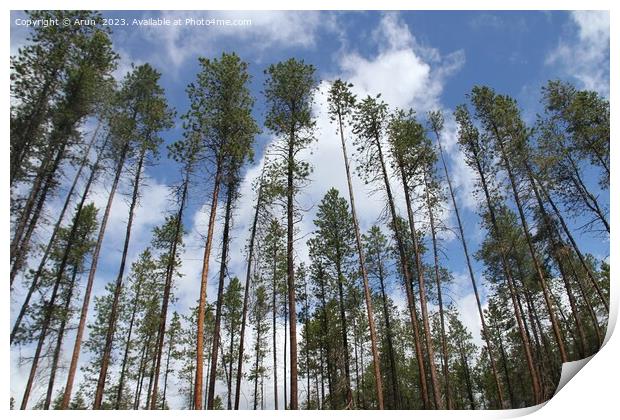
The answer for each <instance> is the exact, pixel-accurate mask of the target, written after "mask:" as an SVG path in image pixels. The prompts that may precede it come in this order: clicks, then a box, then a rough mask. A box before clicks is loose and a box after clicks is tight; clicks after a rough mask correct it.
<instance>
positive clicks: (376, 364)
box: [338, 110, 383, 410]
mask: <svg viewBox="0 0 620 420" xmlns="http://www.w3.org/2000/svg"><path fill="white" fill-rule="evenodd" d="M338 111H339V112H338V124H339V127H340V141H341V143H342V155H343V159H344V167H345V171H346V174H347V185H348V188H349V201H350V204H351V218H352V219H353V228H354V229H355V244H356V246H357V255H358V257H359V264H360V271H361V273H362V281H363V284H364V299H365V301H366V313H367V315H368V327H369V329H370V346H371V350H372V361H373V372H374V375H375V386H376V392H377V405H378V408H379V410H383V383H382V379H381V367H380V361H379V352H378V350H377V332H376V326H375V318H374V313H373V309H372V298H371V295H370V287H369V285H368V272H367V270H366V261H365V256H364V247H363V246H362V238H361V234H360V227H359V222H358V219H357V212H356V209H355V194H354V193H353V184H352V182H351V171H350V168H349V156H348V154H347V145H346V142H345V140H344V131H343V123H342V115H341V112H340V110H338Z"/></svg>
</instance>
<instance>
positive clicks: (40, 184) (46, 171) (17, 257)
mask: <svg viewBox="0 0 620 420" xmlns="http://www.w3.org/2000/svg"><path fill="white" fill-rule="evenodd" d="M66 146H67V145H66V143H63V144H61V145H60V146H59V147H58V149H57V150H56V153H55V154H54V155H53V158H52V156H50V157H49V160H44V163H43V164H42V165H41V169H40V170H39V173H38V174H37V176H36V177H35V179H34V182H33V185H32V189H31V191H30V194H29V195H28V198H27V199H26V203H25V204H24V208H23V210H22V214H21V217H19V218H18V220H17V224H16V227H15V232H14V235H13V239H12V240H11V245H10V257H11V263H13V265H15V263H16V262H18V261H23V260H24V259H25V255H26V253H27V252H28V246H29V243H30V238H31V236H32V232H33V231H34V229H35V228H36V226H37V222H38V220H39V217H40V215H41V211H42V210H43V206H44V204H45V200H46V199H47V194H48V193H49V192H50V189H52V188H53V186H52V184H53V183H54V178H55V175H56V173H57V171H58V168H59V166H60V163H61V162H62V160H63V159H64V157H65V150H66ZM11 284H12V283H11Z"/></svg>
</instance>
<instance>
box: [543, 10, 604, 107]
mask: <svg viewBox="0 0 620 420" xmlns="http://www.w3.org/2000/svg"><path fill="white" fill-rule="evenodd" d="M570 18H571V23H570V25H571V28H572V29H573V34H571V36H569V37H564V38H562V39H560V41H559V43H558V46H557V47H556V48H555V49H554V50H553V51H551V53H550V54H549V55H548V56H547V60H546V62H547V64H549V65H557V66H559V67H560V69H561V71H562V72H563V73H564V74H566V75H568V76H571V77H573V78H575V79H576V80H577V81H578V82H579V83H580V84H581V87H582V88H585V89H589V90H595V91H597V92H599V93H600V94H602V95H605V96H609V12H608V11H574V12H571V15H570Z"/></svg>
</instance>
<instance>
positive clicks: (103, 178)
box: [7, 11, 610, 410]
mask: <svg viewBox="0 0 620 420" xmlns="http://www.w3.org/2000/svg"><path fill="white" fill-rule="evenodd" d="M28 15H29V17H31V18H33V19H38V18H48V17H58V18H59V19H63V18H65V17H68V18H70V19H72V20H73V19H95V20H100V19H101V18H102V17H101V15H100V14H99V13H96V12H86V11H84V12H28ZM105 28H106V27H104V26H99V25H95V26H92V25H86V26H80V25H71V26H49V27H43V26H38V27H34V28H31V32H30V36H29V38H28V40H27V43H26V45H25V46H23V47H22V48H20V49H19V51H18V52H17V54H16V55H14V56H12V57H11V64H10V65H11V81H10V89H11V114H10V194H11V200H10V206H11V208H10V211H11V220H10V223H11V229H10V233H11V238H10V285H11V286H10V287H11V307H12V308H13V311H12V325H11V327H10V328H11V332H10V345H11V353H12V355H13V356H14V357H16V358H19V363H20V364H22V365H24V366H27V367H28V369H29V376H28V377H27V378H25V379H24V384H25V387H24V388H23V390H22V391H21V392H22V393H21V394H15V395H10V398H11V405H12V406H14V408H16V409H17V408H21V409H123V410H139V409H151V410H164V409H196V410H199V409H209V410H211V409H229V410H231V409H240V408H241V409H255V410H256V409H265V408H275V409H278V408H280V409H283V408H284V409H320V410H322V409H501V408H519V407H526V406H531V405H535V404H539V403H542V402H544V401H546V400H548V399H549V398H551V397H552V396H553V394H554V392H555V389H556V386H557V383H558V381H559V377H560V372H561V366H562V363H563V362H568V361H574V360H578V359H582V358H584V357H588V356H590V355H593V354H594V353H596V352H597V351H598V349H599V348H600V346H601V344H602V342H603V339H604V337H605V334H606V326H607V319H608V313H609V264H608V262H607V261H606V260H605V259H604V258H601V257H598V258H597V257H595V256H594V255H592V254H591V253H589V252H588V249H587V247H585V246H584V244H583V243H582V238H584V237H591V238H599V239H600V240H608V238H609V232H610V226H609V214H608V210H607V204H606V203H607V202H608V198H607V199H604V197H601V196H600V194H599V192H600V191H602V192H603V194H606V195H607V196H608V194H609V181H610V155H609V150H610V120H609V118H610V111H609V101H608V99H607V98H605V97H603V96H601V95H600V94H598V93H596V92H594V91H589V90H579V89H577V88H576V87H574V86H573V85H571V84H570V83H568V82H565V81H563V80H551V81H549V82H548V83H547V84H546V85H544V86H542V87H540V91H539V92H540V95H539V97H538V98H537V100H538V101H539V103H540V109H541V110H542V111H541V112H540V113H539V114H538V115H537V117H536V119H535V123H529V124H528V123H526V120H525V118H524V117H523V116H522V108H521V107H520V104H518V103H517V102H516V100H515V99H513V98H512V97H510V96H506V95H503V94H502V93H501V92H496V91H495V90H494V89H493V87H490V86H473V87H472V88H471V90H470V91H469V92H463V96H462V104H461V105H459V106H457V107H456V108H455V109H454V110H450V111H447V110H440V109H437V110H436V111H431V112H428V113H426V112H424V113H419V112H416V110H415V109H396V108H395V107H393V106H391V105H390V104H389V103H386V102H384V98H383V97H382V96H381V92H374V94H373V95H372V96H367V97H358V96H356V94H354V92H355V86H353V85H352V84H351V83H350V82H349V81H347V80H340V79H338V80H327V81H323V82H321V81H320V80H319V77H318V69H317V68H315V66H313V65H312V64H310V63H308V62H306V61H304V60H301V59H297V58H295V57H292V58H290V59H288V60H285V61H281V62H277V63H273V64H268V63H267V64H266V65H265V66H264V68H263V69H261V70H264V76H265V81H264V85H263V86H262V91H261V95H260V96H258V95H253V94H252V92H251V90H250V88H249V84H250V82H251V75H250V72H249V70H248V68H249V63H248V62H246V61H244V59H243V57H240V56H239V55H237V54H236V53H235V52H224V53H221V54H219V55H213V56H209V57H202V58H200V59H199V72H198V74H196V75H195V78H194V80H193V81H191V83H189V85H187V88H186V91H185V92H186V96H187V100H188V103H189V106H188V107H187V108H186V109H173V107H172V106H171V105H170V104H169V103H168V99H167V97H166V92H165V91H164V89H163V88H162V86H161V84H160V78H161V73H160V72H159V71H158V70H156V69H155V68H154V67H153V66H152V65H150V64H148V63H143V64H139V65H135V66H132V68H131V69H130V71H129V72H128V73H126V74H125V75H123V77H122V79H118V80H117V78H115V77H114V76H113V72H114V71H115V70H116V67H117V63H118V60H119V53H118V52H116V51H115V50H114V48H113V43H112V40H111V32H110V31H109V30H106V29H105ZM163 70H164V71H165V69H163ZM396 82H397V81H395V83H396ZM321 83H322V85H323V86H328V92H327V98H328V100H327V107H326V109H323V110H322V112H324V113H326V114H327V115H329V118H330V121H331V124H332V127H331V128H332V130H333V131H334V132H336V133H337V134H338V138H339V140H340V142H339V144H338V148H339V150H340V153H341V158H342V159H341V162H342V166H341V167H339V168H330V169H331V170H333V171H337V173H338V175H337V176H338V177H341V178H342V179H346V180H347V181H348V182H347V185H348V188H347V189H344V190H338V189H336V188H332V189H329V190H326V191H324V192H323V194H324V196H323V198H322V200H320V202H317V203H316V205H315V207H316V212H315V213H314V219H313V220H312V223H313V225H314V230H313V232H312V233H311V234H309V235H301V234H300V231H299V228H298V226H299V222H300V220H302V219H303V218H304V216H305V214H306V213H307V212H308V209H307V208H305V206H303V205H301V204H300V200H299V197H300V196H301V195H303V194H304V191H305V190H306V189H307V188H309V186H310V185H311V183H312V179H313V178H312V174H313V173H315V172H318V171H321V170H324V169H322V168H321V167H318V166H317V165H311V164H310V163H309V162H308V161H307V160H306V159H305V158H304V156H306V154H305V153H306V152H307V151H308V150H309V149H311V148H312V147H313V144H314V143H315V142H316V140H317V136H319V135H320V133H319V132H318V131H317V128H316V107H315V96H316V95H317V92H318V90H319V86H320V84H321ZM255 96H256V97H255ZM258 104H260V107H261V109H262V110H263V115H262V116H263V119H262V120H258V119H257V117H256V115H257V114H256V112H255V109H256V107H257V106H258ZM448 119H450V120H453V121H455V122H456V125H457V128H458V136H457V140H458V142H457V144H456V145H447V144H445V143H444V139H445V136H444V131H445V130H446V128H445V125H446V124H445V122H446V121H447V120H448ZM172 127H182V133H183V135H182V137H180V138H178V139H176V140H175V141H173V142H169V141H165V140H164V138H163V137H162V135H163V133H165V132H166V131H168V130H170V129H171V128H172ZM260 133H266V134H269V135H270V136H272V137H273V139H274V141H273V142H271V143H270V144H268V145H267V146H265V147H260V148H258V147H257V144H256V139H257V136H258V135H259V134H260ZM449 146H450V147H456V148H458V149H460V152H461V153H462V155H463V156H464V158H465V162H464V164H465V165H467V166H468V167H469V168H470V170H471V171H472V173H473V174H474V176H473V178H472V181H471V182H473V183H474V184H475V185H474V186H473V187H472V190H473V194H474V196H473V197H472V199H474V200H475V202H476V203H477V208H476V211H477V214H478V218H477V220H476V223H477V224H478V226H477V228H478V230H479V234H480V235H481V238H482V239H481V240H474V239H473V238H471V237H468V236H467V235H466V234H465V232H466V231H467V229H465V227H466V226H464V225H465V223H471V220H470V219H468V221H466V220H464V219H463V217H462V207H463V203H462V196H461V195H459V194H457V192H456V184H457V180H456V179H455V176H454V171H453V167H452V165H450V162H449V160H448V158H447V156H446V148H447V147H449ZM162 157H167V158H168V159H170V160H171V162H173V163H174V165H175V166H174V167H175V168H176V169H174V171H173V172H174V174H173V175H172V176H171V177H172V179H176V181H175V182H174V183H171V184H170V185H169V200H170V206H169V212H168V213H167V214H166V215H165V221H164V223H163V224H161V225H160V226H157V227H156V228H154V229H153V230H152V236H151V240H150V245H149V246H148V247H146V248H144V249H141V250H140V252H139V256H138V258H136V259H132V258H130V257H129V255H130V253H129V250H130V247H131V244H132V233H133V232H132V225H133V224H134V223H135V221H136V218H137V217H139V214H138V208H139V207H140V206H149V197H148V196H145V195H144V193H143V190H144V184H145V173H146V172H147V171H149V170H151V169H152V168H153V167H156V165H158V164H159V162H160V160H161V159H162ZM256 162H262V166H261V170H260V175H259V176H258V177H256V179H255V180H254V188H253V195H251V196H248V195H247V194H246V195H242V194H241V191H240V185H241V181H242V179H243V177H244V175H245V171H246V170H247V168H248V165H250V164H256ZM170 167H172V166H170ZM586 168H587V174H586ZM592 174H596V176H592ZM354 175H355V176H359V177H361V178H362V179H363V180H364V182H366V184H367V185H368V186H370V187H371V188H372V189H373V191H374V193H373V200H376V201H377V202H380V203H381V206H383V212H382V216H381V217H380V218H379V219H378V220H376V221H375V223H374V225H373V226H372V227H370V228H369V229H363V226H362V224H361V223H360V216H363V215H360V214H359V213H357V212H356V199H357V200H359V199H360V198H361V197H360V196H361V195H362V194H366V193H365V192H362V191H358V190H356V188H355V183H353V182H352V177H353V176H354ZM98 184H100V185H103V186H104V187H105V191H106V193H107V196H106V201H105V202H104V205H102V206H99V207H97V206H96V204H95V201H94V200H93V199H92V193H93V190H94V189H95V187H97V185H98ZM122 185H125V186H129V188H125V189H123V188H121V186H122ZM121 189H122V190H123V191H122V192H121ZM125 190H126V191H125ZM59 199H60V200H61V201H62V203H63V204H62V206H61V207H56V206H55V207H53V208H52V207H51V206H50V203H51V201H52V200H59ZM119 200H120V201H123V200H125V201H127V203H128V207H127V208H128V213H127V214H126V215H125V216H124V218H123V219H122V221H121V222H116V223H115V222H114V221H112V220H111V219H110V212H111V209H112V206H113V205H114V202H117V201H119ZM190 200H194V201H196V200H198V201H200V202H201V203H203V204H204V205H205V206H207V208H208V209H209V211H208V214H207V221H208V224H207V225H205V229H204V231H203V232H202V239H203V243H202V252H203V258H202V260H201V262H200V264H201V267H202V271H201V275H200V276H199V277H196V278H187V277H186V276H184V275H183V271H182V267H183V265H184V263H186V261H184V255H185V254H184V252H185V244H184V241H183V238H184V235H185V233H186V232H187V229H188V223H190V220H189V219H188V206H189V204H188V202H189V201H190ZM241 201H244V202H248V201H251V202H252V203H253V213H252V220H251V223H250V224H249V230H248V231H247V232H246V233H245V237H244V240H245V241H246V242H245V248H244V249H236V247H231V246H230V244H231V241H232V235H233V229H232V226H233V224H234V222H235V215H236V213H235V210H236V208H237V207H238V205H239V203H240V202H241ZM447 215H449V217H448V216H447ZM110 232H114V234H115V235H122V238H123V240H122V244H123V245H122V248H121V249H120V250H119V256H120V258H119V259H118V260H117V261H116V263H115V264H116V265H115V268H114V270H115V273H116V274H115V275H114V277H110V276H106V277H105V278H103V277H102V276H101V274H100V272H98V264H99V263H100V262H101V260H102V258H104V255H102V254H101V250H102V243H103V241H104V239H105V238H106V235H110ZM447 237H450V238H456V239H455V240H456V241H457V243H458V244H459V247H458V249H459V253H460V254H459V256H458V258H460V259H462V261H464V265H463V267H462V269H461V270H462V272H464V273H467V276H466V277H467V278H466V282H465V284H466V286H465V287H466V288H467V289H468V293H473V295H474V297H475V303H476V307H477V311H476V312H475V314H473V315H472V316H474V317H475V318H476V320H477V321H478V323H477V325H479V328H480V331H479V332H478V331H471V330H470V329H469V328H468V327H467V326H466V325H465V324H464V322H463V317H462V315H463V314H462V313H460V312H459V308H458V307H457V305H455V304H454V299H452V297H451V292H450V287H451V286H450V285H451V284H452V283H453V282H454V273H453V272H452V271H451V270H450V269H449V268H448V266H447V261H448V260H449V259H450V258H451V255H450V254H447V253H446V252H444V244H445V241H446V240H447V239H446V238H447ZM302 252H303V253H304V255H301V253H302ZM239 253H241V254H242V255H237V254H239ZM306 253H307V254H306ZM233 255H237V257H238V258H242V259H243V261H244V264H243V266H244V269H243V270H242V271H239V272H237V271H235V272H233V271H231V270H229V261H230V259H231V257H232V256H233ZM474 264H479V266H480V267H483V270H476V269H475V267H474ZM180 281H183V282H185V283H188V284H191V285H192V290H193V291H194V299H193V300H194V302H195V305H194V306H193V307H192V308H191V309H190V310H189V311H180V310H179V308H180V307H179V306H178V305H176V301H177V299H178V297H177V296H176V294H177V285H178V282H180ZM104 285H105V288H104ZM17 287H19V288H20V290H23V291H24V293H20V294H18V295H17V296H15V295H14V289H15V288H17ZM213 287H214V288H213ZM209 290H217V293H216V294H214V295H212V296H210V295H209V293H207V292H208V291H209ZM96 291H101V293H96ZM468 315H469V314H468ZM474 333H475V334H476V335H477V334H478V333H479V336H480V338H481V340H479V341H478V340H475V339H474ZM7 398H8V396H7ZM268 398H269V399H270V401H267V399H268Z"/></svg>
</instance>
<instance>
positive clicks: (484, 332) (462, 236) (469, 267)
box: [435, 132, 504, 408]
mask: <svg viewBox="0 0 620 420" xmlns="http://www.w3.org/2000/svg"><path fill="white" fill-rule="evenodd" d="M435 136H436V138H437V145H438V147H439V156H440V158H441V163H442V166H443V170H444V173H445V175H446V181H447V183H448V191H449V192H450V198H451V200H452V207H453V209H454V214H455V216H456V220H457V223H458V227H459V233H460V239H461V245H462V247H463V253H464V254H465V261H466V263H467V270H468V272H469V279H470V280H471V285H472V290H473V292H474V296H475V298H476V306H477V308H478V316H479V317H480V324H481V325H482V335H483V336H484V337H483V338H484V340H485V344H486V345H487V349H488V351H487V354H488V355H489V362H490V363H491V371H492V372H493V379H494V380H495V387H496V388H497V396H498V399H499V407H500V408H504V395H503V391H502V386H501V383H500V380H499V375H498V374H497V365H496V363H495V358H494V357H493V352H492V349H493V348H492V347H491V341H490V340H489V333H488V330H487V325H486V322H485V320H484V313H483V311H482V304H481V302H480V294H479V293H478V286H477V285H476V278H475V276H474V270H473V268H472V265H471V259H470V257H469V250H468V248H467V242H466V241H465V232H464V229H463V222H462V221H461V215H460V211H459V206H458V205H457V203H456V196H455V194H454V189H453V188H452V178H451V177H450V173H449V172H448V165H447V164H446V160H445V158H444V155H443V147H442V145H441V139H440V136H439V133H438V132H435Z"/></svg>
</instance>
